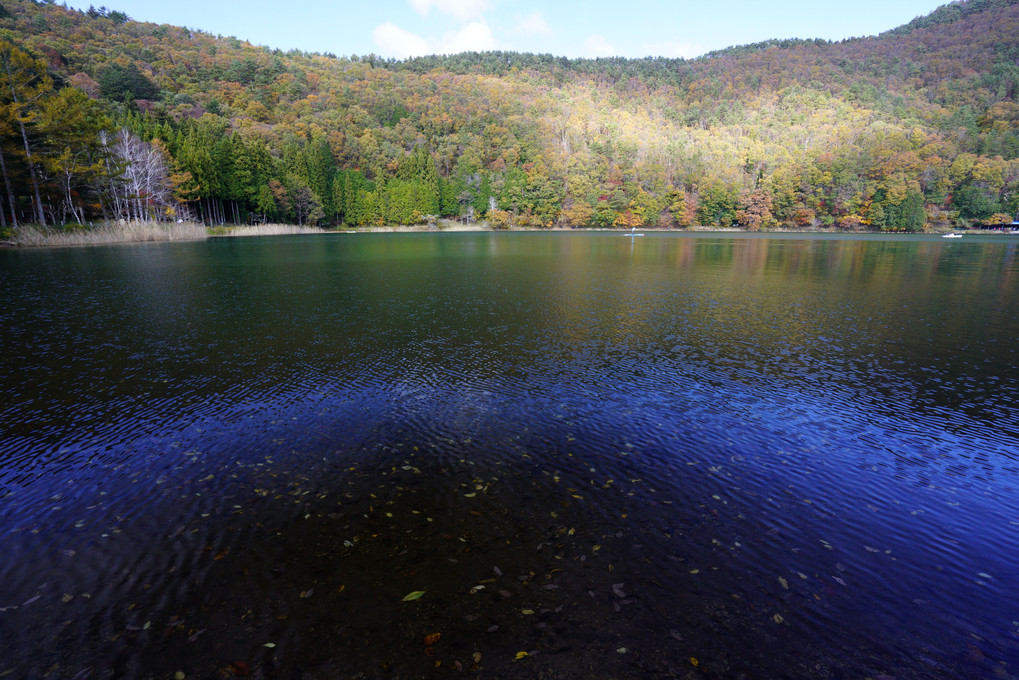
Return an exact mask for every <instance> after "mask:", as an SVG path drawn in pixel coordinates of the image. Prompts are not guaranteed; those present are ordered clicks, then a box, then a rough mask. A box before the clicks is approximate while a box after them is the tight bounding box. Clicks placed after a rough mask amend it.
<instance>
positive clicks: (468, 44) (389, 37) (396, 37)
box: [372, 19, 497, 59]
mask: <svg viewBox="0 0 1019 680" xmlns="http://www.w3.org/2000/svg"><path fill="white" fill-rule="evenodd" d="M372 39H373V40H374V41H375V45H376V46H377V47H378V48H379V53H380V54H381V55H382V56H384V57H395V58H396V59H406V58H407V57H420V56H423V55H426V54H457V53H459V52H487V51H490V50H494V49H496V46H497V43H496V40H495V36H494V35H493V34H492V29H491V28H490V27H489V25H488V23H486V22H485V20H484V19H482V20H480V21H472V22H470V23H469V24H467V25H465V26H463V27H461V28H459V29H457V30H455V31H449V32H448V33H445V34H444V35H443V36H442V37H441V38H439V39H432V38H425V37H423V36H420V35H417V34H416V33H411V32H410V31H407V30H404V29H402V28H400V27H399V26H397V25H396V24H394V23H393V22H391V21H387V22H386V23H384V24H380V25H378V26H376V27H375V30H373V31H372Z"/></svg>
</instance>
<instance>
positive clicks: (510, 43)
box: [67, 0, 947, 59]
mask: <svg viewBox="0 0 1019 680" xmlns="http://www.w3.org/2000/svg"><path fill="white" fill-rule="evenodd" d="M946 1H947V0H853V1H852V2H848V1H847V0H840V1H837V2H823V1H820V0H770V1H768V2H762V1H761V0H696V1H695V0H647V1H639V0H638V1H634V0H630V1H629V2H627V1H626V0H622V1H620V0H586V1H584V2H581V1H578V0H562V1H559V2H554V3H549V2H537V1H536V0H375V1H367V2H366V1H364V0H285V1H284V2H281V1H280V0H243V1H241V0H172V1H161V2H153V0H105V2H108V3H109V4H108V5H106V6H107V7H109V8H110V9H116V10H119V11H121V12H125V13H126V14H127V15H128V16H130V17H131V18H132V19H135V20H138V21H149V22H153V23H159V24H173V25H175V26H187V27H188V28H192V29H201V30H203V31H205V32H207V33H211V34H213V35H222V36H224V37H226V36H234V37H237V38H240V39H242V40H247V41H249V42H251V43H253V44H255V45H265V46H268V47H272V48H280V49H283V50H290V49H298V50H303V51H306V52H331V53H332V54H335V55H337V56H349V55H354V54H356V55H366V54H377V55H380V56H383V57H394V58H397V59H403V58H406V57H414V56H421V55H425V54H455V53H457V52H463V51H469V50H477V51H487V50H510V51H517V52H536V53H551V54H554V55H556V56H566V57H574V58H575V57H608V56H623V57H646V56H664V57H687V58H690V57H696V56H698V55H701V54H704V53H705V52H710V51H712V50H717V49H722V48H725V47H731V46H733V45H744V44H747V43H753V42H759V41H762V40H768V39H770V38H824V39H827V40H841V39H843V38H850V37H859V36H867V35H876V34H878V33H881V32H882V31H886V30H888V29H891V28H895V27H896V26H900V25H902V24H904V23H907V22H909V21H910V20H912V19H913V18H915V17H917V16H922V15H925V14H928V13H930V12H931V11H933V10H934V9H936V8H937V7H938V6H940V5H942V4H945V2H946ZM105 2H104V0H92V1H91V2H81V1H80V0H68V2H67V5H68V6H70V7H76V8H78V9H88V6H89V5H90V4H93V5H95V6H97V7H98V6H100V5H103V4H105Z"/></svg>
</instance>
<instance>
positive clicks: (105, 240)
mask: <svg viewBox="0 0 1019 680" xmlns="http://www.w3.org/2000/svg"><path fill="white" fill-rule="evenodd" d="M480 231H492V232H498V231H514V232H520V231H526V232H577V231H583V232H609V233H618V234H626V233H628V231H627V230H626V229H622V228H611V227H511V228H509V229H500V228H496V227H493V226H491V225H489V224H488V223H486V222H484V221H482V222H473V223H471V224H463V223H460V222H457V221H453V220H441V221H440V222H439V223H438V224H431V225H424V224H422V225H409V226H404V225H391V226H379V227H349V228H347V227H340V228H337V229H322V228H319V227H308V226H299V225H296V224H259V225H241V226H215V227H206V226H204V225H202V224H198V223H194V222H183V223H166V222H110V223H104V224H100V225H96V226H88V227H85V226H81V227H71V228H55V227H46V228H39V227H36V226H35V225H24V226H21V227H19V228H18V229H16V230H14V233H13V235H12V236H11V238H8V239H5V240H2V241H0V247H14V248H33V247H38V248H47V247H50V248H51V247H62V246H87V245H104V244H116V243H144V242H152V241H202V240H205V239H209V238H231V237H242V236H279V235H285V234H384V233H454V232H480ZM951 231H952V230H950V229H936V230H931V231H926V232H917V233H922V234H930V235H942V234H946V233H950V232H951ZM957 231H962V232H964V233H966V234H971V235H979V234H988V235H993V234H997V235H1002V234H1009V233H1010V232H1008V231H1001V230H991V229H965V230H957ZM645 232H646V233H679V234H682V233H718V234H831V235H838V234H888V233H889V232H882V231H875V230H845V229H824V228H819V227H818V228H802V229H787V228H776V229H769V230H766V231H757V232H754V231H748V230H746V229H738V228H735V227H701V226H696V227H689V228H685V229H672V228H665V229H663V228H659V227H641V233H645Z"/></svg>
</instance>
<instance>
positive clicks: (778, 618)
mask: <svg viewBox="0 0 1019 680" xmlns="http://www.w3.org/2000/svg"><path fill="white" fill-rule="evenodd" d="M771 618H772V620H773V621H774V622H775V623H782V622H783V621H785V619H783V618H782V615H781V614H775V615H774V616H772V617H771Z"/></svg>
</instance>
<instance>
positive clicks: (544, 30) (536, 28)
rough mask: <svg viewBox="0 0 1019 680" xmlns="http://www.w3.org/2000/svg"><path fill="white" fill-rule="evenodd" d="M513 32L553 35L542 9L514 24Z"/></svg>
mask: <svg viewBox="0 0 1019 680" xmlns="http://www.w3.org/2000/svg"><path fill="white" fill-rule="evenodd" d="M513 32H514V33H517V34H521V35H552V29H551V28H550V27H549V25H548V22H546V21H545V17H544V16H543V15H542V13H541V12H540V11H537V12H534V13H532V14H530V15H528V16H526V17H524V18H523V19H521V20H520V21H518V22H517V25H516V26H514V28H513Z"/></svg>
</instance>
